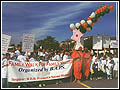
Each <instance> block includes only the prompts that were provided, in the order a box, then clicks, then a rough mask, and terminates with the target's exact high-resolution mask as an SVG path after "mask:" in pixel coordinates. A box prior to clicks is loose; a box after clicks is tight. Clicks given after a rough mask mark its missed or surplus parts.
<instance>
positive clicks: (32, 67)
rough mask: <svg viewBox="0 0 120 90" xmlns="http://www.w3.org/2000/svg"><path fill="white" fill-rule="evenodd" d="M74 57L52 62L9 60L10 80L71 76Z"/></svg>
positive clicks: (22, 80)
mask: <svg viewBox="0 0 120 90" xmlns="http://www.w3.org/2000/svg"><path fill="white" fill-rule="evenodd" d="M72 61H73V60H72V59H69V60H68V61H65V62H64V61H51V62H38V61H36V62H24V63H21V62H17V61H8V82H32V81H42V80H51V79H59V78H65V77H69V76H70V72H71V70H72Z"/></svg>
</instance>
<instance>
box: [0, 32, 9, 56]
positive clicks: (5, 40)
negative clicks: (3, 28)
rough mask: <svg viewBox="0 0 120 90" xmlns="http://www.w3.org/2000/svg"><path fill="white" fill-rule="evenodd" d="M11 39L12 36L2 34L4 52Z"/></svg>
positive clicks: (3, 52) (4, 52)
mask: <svg viewBox="0 0 120 90" xmlns="http://www.w3.org/2000/svg"><path fill="white" fill-rule="evenodd" d="M10 41H11V36H9V35H6V34H2V54H6V53H7V50H8V46H9V44H10Z"/></svg>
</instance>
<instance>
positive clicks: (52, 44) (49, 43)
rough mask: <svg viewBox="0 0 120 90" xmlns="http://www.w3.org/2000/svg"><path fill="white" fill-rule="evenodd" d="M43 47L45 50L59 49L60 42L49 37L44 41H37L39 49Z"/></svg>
mask: <svg viewBox="0 0 120 90" xmlns="http://www.w3.org/2000/svg"><path fill="white" fill-rule="evenodd" d="M40 46H42V47H43V48H44V49H59V42H58V41H57V40H55V38H54V37H52V36H47V37H46V38H45V39H43V40H38V41H37V47H38V48H39V47H40Z"/></svg>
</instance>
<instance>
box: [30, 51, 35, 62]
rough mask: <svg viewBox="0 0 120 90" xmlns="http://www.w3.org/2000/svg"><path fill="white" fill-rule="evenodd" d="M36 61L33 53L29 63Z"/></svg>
mask: <svg viewBox="0 0 120 90" xmlns="http://www.w3.org/2000/svg"><path fill="white" fill-rule="evenodd" d="M35 61H36V60H35V58H34V54H33V53H31V57H30V59H29V62H35Z"/></svg>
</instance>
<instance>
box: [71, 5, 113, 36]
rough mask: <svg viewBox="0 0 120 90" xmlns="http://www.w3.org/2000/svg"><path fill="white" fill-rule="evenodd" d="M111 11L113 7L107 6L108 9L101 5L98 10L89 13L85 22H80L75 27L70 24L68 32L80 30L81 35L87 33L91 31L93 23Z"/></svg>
mask: <svg viewBox="0 0 120 90" xmlns="http://www.w3.org/2000/svg"><path fill="white" fill-rule="evenodd" d="M113 9H114V6H113V5H109V7H108V6H107V5H106V4H102V5H101V7H100V8H98V9H96V11H95V12H92V13H91V15H90V16H89V17H88V18H87V20H81V21H80V22H78V23H76V24H75V25H74V24H73V23H72V24H70V30H71V31H73V30H74V29H77V30H80V32H81V33H83V34H84V33H85V32H89V31H91V30H92V27H93V26H94V23H96V22H98V21H99V19H100V18H101V17H102V16H104V15H105V14H108V13H109V12H110V11H112V10H113Z"/></svg>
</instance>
